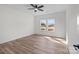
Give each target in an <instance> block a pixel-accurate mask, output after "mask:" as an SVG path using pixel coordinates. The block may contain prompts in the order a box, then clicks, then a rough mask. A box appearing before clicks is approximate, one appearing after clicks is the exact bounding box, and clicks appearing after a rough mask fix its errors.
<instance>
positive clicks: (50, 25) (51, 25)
mask: <svg viewBox="0 0 79 59" xmlns="http://www.w3.org/2000/svg"><path fill="white" fill-rule="evenodd" d="M40 28H41V30H44V31H54V30H55V19H43V20H40Z"/></svg>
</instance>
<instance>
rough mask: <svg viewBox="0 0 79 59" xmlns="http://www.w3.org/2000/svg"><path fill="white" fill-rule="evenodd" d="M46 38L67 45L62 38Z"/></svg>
mask: <svg viewBox="0 0 79 59" xmlns="http://www.w3.org/2000/svg"><path fill="white" fill-rule="evenodd" d="M45 38H47V39H48V40H50V41H52V42H55V43H59V44H66V42H65V41H64V40H63V39H60V38H55V39H52V38H51V37H47V36H45Z"/></svg>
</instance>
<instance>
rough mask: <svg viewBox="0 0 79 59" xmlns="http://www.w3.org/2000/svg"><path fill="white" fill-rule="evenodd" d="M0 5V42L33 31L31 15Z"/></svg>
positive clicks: (26, 34) (29, 33)
mask: <svg viewBox="0 0 79 59" xmlns="http://www.w3.org/2000/svg"><path fill="white" fill-rule="evenodd" d="M10 7H11V6H10V5H7V6H5V5H0V43H4V42H7V41H11V40H14V39H17V38H20V37H24V36H28V35H31V34H33V33H34V28H33V27H34V22H33V21H34V20H33V15H31V14H29V13H27V12H26V13H25V12H22V11H19V10H16V9H12V8H10Z"/></svg>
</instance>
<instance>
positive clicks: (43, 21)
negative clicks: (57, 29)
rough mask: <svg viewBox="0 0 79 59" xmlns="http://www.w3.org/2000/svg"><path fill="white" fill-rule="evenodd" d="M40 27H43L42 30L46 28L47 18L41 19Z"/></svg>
mask: <svg viewBox="0 0 79 59" xmlns="http://www.w3.org/2000/svg"><path fill="white" fill-rule="evenodd" d="M40 27H41V30H46V27H47V26H46V20H41V21H40Z"/></svg>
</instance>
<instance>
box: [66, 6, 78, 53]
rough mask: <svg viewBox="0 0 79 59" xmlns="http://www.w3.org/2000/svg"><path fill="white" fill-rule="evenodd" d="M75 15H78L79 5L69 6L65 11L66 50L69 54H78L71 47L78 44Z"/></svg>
mask: <svg viewBox="0 0 79 59" xmlns="http://www.w3.org/2000/svg"><path fill="white" fill-rule="evenodd" d="M77 15H79V5H71V6H70V7H69V8H68V9H67V20H66V30H67V31H66V32H67V33H68V48H69V51H70V53H79V50H78V51H76V50H75V49H74V47H73V45H76V44H79V30H78V29H77V28H78V25H77Z"/></svg>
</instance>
